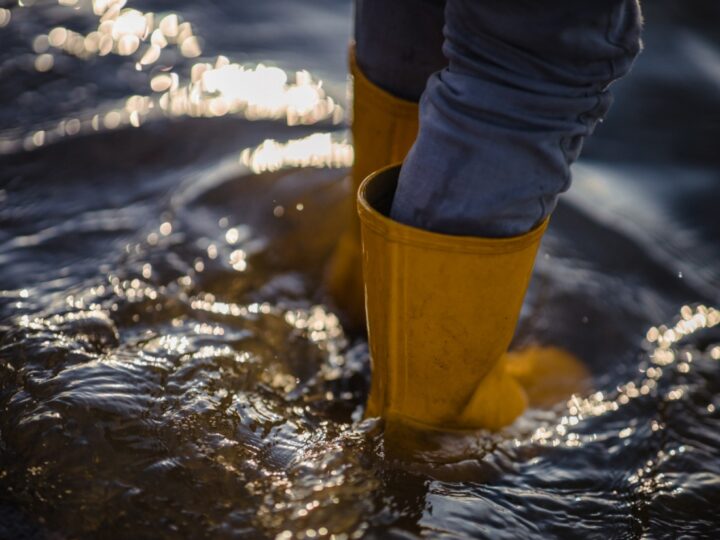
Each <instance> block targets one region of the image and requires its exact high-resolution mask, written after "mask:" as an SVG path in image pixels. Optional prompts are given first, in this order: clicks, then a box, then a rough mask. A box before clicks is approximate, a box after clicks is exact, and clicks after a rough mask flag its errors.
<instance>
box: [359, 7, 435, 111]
mask: <svg viewBox="0 0 720 540" xmlns="http://www.w3.org/2000/svg"><path fill="white" fill-rule="evenodd" d="M444 10H445V0H390V1H389V0H356V2H355V57H356V61H357V64H358V66H359V68H360V69H361V70H362V72H363V73H364V74H365V76H366V77H367V78H368V79H369V80H370V81H372V82H373V83H374V84H376V85H378V86H379V87H380V88H382V89H383V90H385V91H387V92H389V93H390V94H392V95H393V96H396V97H398V98H401V99H404V100H408V101H414V102H417V101H419V100H420V96H421V95H422V93H423V91H424V90H425V85H426V84H427V81H428V78H429V77H430V75H432V74H433V73H435V72H436V71H438V70H440V69H443V68H444V67H445V66H446V65H447V59H446V58H445V56H444V55H443V52H442V46H443V39H444V37H443V20H444Z"/></svg>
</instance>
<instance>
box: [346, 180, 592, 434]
mask: <svg viewBox="0 0 720 540" xmlns="http://www.w3.org/2000/svg"><path fill="white" fill-rule="evenodd" d="M398 172H399V166H393V167H388V168H386V169H383V170H381V171H379V172H378V173H376V174H373V175H371V176H370V177H368V178H367V179H366V180H365V181H364V182H363V183H362V185H361V187H360V191H359V194H358V212H359V215H360V222H361V228H362V254H363V265H364V272H365V284H366V295H367V304H366V305H367V310H368V313H367V321H368V336H369V343H370V354H371V358H372V384H371V389H370V396H369V398H368V404H367V411H366V414H367V415H368V416H382V417H384V418H386V419H388V420H392V419H397V420H399V421H401V422H403V423H406V424H413V425H417V426H427V427H429V428H450V429H464V428H486V429H490V430H497V429H500V428H502V427H503V426H506V425H508V424H510V423H512V422H513V421H514V420H515V418H517V416H519V415H520V414H521V413H522V412H523V410H524V409H525V407H526V406H527V404H528V394H527V393H526V391H525V390H524V388H523V386H522V385H521V383H520V380H523V381H524V382H526V383H530V382H532V381H533V369H535V368H536V367H537V365H538V362H536V361H535V359H537V358H541V357H542V355H539V356H538V354H537V353H536V352H535V353H533V354H535V356H534V359H530V361H528V362H519V361H518V358H517V357H518V353H516V354H515V358H513V357H509V356H507V355H506V354H505V353H506V351H507V348H508V345H509V344H510V341H511V339H512V336H513V333H514V331H515V325H516V323H517V319H518V315H519V313H520V308H521V305H522V301H523V297H524V296H525V292H526V289H527V286H528V282H529V280H530V276H531V273H532V268H533V264H534V261H535V255H536V253H537V249H538V246H539V245H540V240H541V238H542V235H543V233H544V232H545V228H546V226H547V221H545V222H543V223H542V224H540V225H539V226H538V227H536V228H535V229H533V230H532V231H530V232H528V233H527V234H524V235H522V236H516V237H512V238H475V237H464V236H451V235H444V234H438V233H434V232H429V231H425V230H421V229H417V228H415V227H410V226H407V225H404V224H401V223H398V222H396V221H394V220H392V219H390V218H389V217H388V214H389V210H390V205H391V203H392V199H393V195H394V192H395V188H396V185H397V176H398ZM519 356H520V357H521V358H524V356H523V355H522V354H520V355H519ZM568 357H569V355H568ZM569 358H570V357H569ZM511 361H512V364H513V365H514V366H516V367H517V369H515V371H514V372H513V371H512V370H511V369H510V368H509V367H508V366H509V363H510V362H511ZM571 363H572V364H573V365H577V364H576V363H575V362H571ZM580 372H582V373H583V374H584V371H583V370H581V369H580ZM511 373H515V374H517V375H519V377H515V376H513V375H512V374H511ZM549 375H550V376H552V374H549ZM563 389H565V387H563ZM546 397H547V396H546Z"/></svg>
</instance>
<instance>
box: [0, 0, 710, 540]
mask: <svg viewBox="0 0 720 540" xmlns="http://www.w3.org/2000/svg"><path fill="white" fill-rule="evenodd" d="M61 4H62V2H61ZM66 4H73V5H74V4H75V3H74V2H66ZM100 4H101V2H95V5H96V7H97V6H98V5H100ZM111 4H112V2H110V3H108V4H107V6H110V5H111ZM107 6H106V7H107ZM138 6H141V3H138V4H137V5H134V6H132V7H133V8H135V9H138V10H139V9H143V10H152V9H155V7H154V6H155V3H152V2H145V3H142V6H141V7H138ZM322 6H323V9H325V10H326V13H325V14H324V15H323V18H322V21H328V22H332V23H333V24H335V25H337V24H344V25H346V26H345V27H342V28H344V30H342V32H341V31H340V30H337V27H335V26H333V29H332V32H330V33H328V34H324V35H323V36H320V37H318V36H317V34H320V32H318V30H317V26H316V25H315V23H317V24H319V23H318V22H317V21H315V23H314V22H313V21H314V20H315V19H313V17H316V16H319V15H318V13H316V10H317V9H318V8H317V6H310V5H309V4H308V5H307V6H306V5H305V3H301V4H297V5H296V4H293V5H289V3H287V2H278V3H277V5H275V4H267V5H263V6H258V7H257V9H256V8H251V7H237V6H235V7H227V6H220V5H219V4H217V3H211V4H210V5H209V6H208V8H207V9H204V8H203V9H200V8H198V7H195V6H187V9H183V8H182V6H175V8H176V9H177V10H178V12H179V13H181V14H182V16H181V17H180V18H178V19H177V20H175V19H173V18H172V15H173V14H168V13H161V14H155V17H154V20H153V21H152V25H153V26H152V27H153V28H155V29H158V30H162V31H161V34H162V35H160V34H155V33H154V31H153V32H150V31H147V32H146V30H147V27H142V29H140V30H138V29H137V28H139V27H136V26H133V24H136V25H137V24H141V23H140V22H139V21H140V19H141V18H142V19H143V20H145V21H146V22H145V23H142V24H145V25H148V24H149V23H148V22H147V20H146V19H145V18H144V16H145V15H146V14H147V13H148V11H146V12H144V14H141V15H142V17H140V18H138V16H137V14H133V13H131V12H129V11H118V12H117V13H116V14H115V16H116V17H115V19H113V18H112V17H109V20H117V17H120V16H125V15H128V13H131V14H130V15H129V16H128V18H127V19H124V20H125V23H123V24H125V26H122V27H121V28H119V29H118V28H116V29H115V31H114V33H113V29H112V28H111V27H109V26H107V25H106V26H105V27H104V29H103V28H101V27H100V26H101V24H102V22H101V21H99V18H98V17H97V16H95V15H93V12H92V9H91V8H92V6H90V4H86V3H83V2H78V3H77V8H78V9H73V7H72V5H70V6H68V5H65V6H63V5H55V4H52V3H50V2H40V1H38V2H36V3H35V4H33V5H29V6H27V7H25V8H20V7H15V6H13V7H12V8H11V9H9V10H8V12H10V13H11V18H10V19H9V22H6V23H5V25H4V28H0V32H3V33H0V39H2V40H4V41H3V42H4V43H8V44H10V45H9V46H8V48H7V49H6V51H7V52H3V53H0V55H2V56H1V57H0V58H1V59H2V64H1V65H0V69H1V70H4V71H6V72H7V73H10V74H13V75H14V76H17V77H14V78H13V79H12V80H13V81H17V84H18V85H20V86H19V87H17V88H15V89H13V88H12V85H13V84H15V83H10V84H8V85H7V86H6V85H5V84H3V85H2V86H3V89H2V92H3V93H4V95H5V93H6V92H7V95H9V96H15V95H18V93H19V89H23V93H22V96H21V101H22V102H23V104H24V105H23V106H25V107H26V108H28V110H27V111H26V109H19V108H18V107H17V106H15V105H12V103H13V102H12V100H8V101H5V103H11V104H10V105H7V104H6V105H3V106H1V107H0V118H2V120H3V126H7V129H5V127H3V129H2V130H0V151H1V152H2V155H1V156H0V171H1V172H0V404H1V406H2V414H1V415H0V537H3V538H4V537H7V538H23V537H25V538H97V537H103V538H128V537H133V538H278V539H283V538H294V537H297V538H329V537H334V538H337V539H340V538H359V537H368V538H392V537H395V538H412V537H419V536H437V537H443V536H445V537H481V538H506V537H507V538H516V537H518V536H522V537H535V538H545V537H585V538H587V537H589V538H607V537H613V538H614V537H632V538H635V537H644V536H650V537H677V536H680V535H683V534H684V535H686V536H688V537H703V536H705V537H711V536H712V534H713V533H714V531H715V530H716V528H717V524H718V522H717V517H716V508H715V507H716V504H715V501H718V500H720V491H719V490H720V488H719V487H718V482H717V478H718V474H720V459H719V457H720V456H718V448H720V438H719V436H718V433H720V429H719V428H720V414H719V413H718V407H720V401H719V400H718V397H717V396H718V391H719V390H720V374H719V373H718V361H720V332H719V329H720V312H718V311H716V310H715V309H714V308H713V307H712V306H717V305H718V304H719V303H720V302H718V300H719V294H718V293H719V291H720V271H719V270H718V269H719V268H720V261H719V257H720V252H719V251H718V246H717V242H716V238H717V232H718V226H720V220H718V219H717V215H716V214H717V202H716V201H717V200H718V199H717V195H718V191H719V190H720V182H718V173H717V171H718V168H717V156H716V155H715V152H714V151H712V149H711V148H709V146H708V144H709V143H708V140H710V139H709V137H710V136H712V135H717V129H718V126H717V124H716V123H714V122H713V121H712V118H713V114H714V113H718V112H720V103H719V102H718V99H717V92H715V91H714V89H715V87H714V86H713V84H717V81H716V79H713V77H716V74H717V73H718V70H720V52H719V51H720V44H718V43H717V41H716V40H715V41H713V38H712V37H711V34H710V33H708V30H706V29H705V26H704V25H703V19H699V20H698V19H695V18H694V17H695V15H693V13H694V12H693V13H691V12H690V11H689V10H687V12H685V11H683V10H682V9H680V8H676V7H673V6H672V5H671V4H670V3H658V4H657V6H656V7H654V6H647V7H646V11H647V27H648V31H647V34H646V39H645V41H646V51H645V53H644V55H643V57H642V58H641V59H640V60H639V61H638V65H637V67H636V69H635V71H634V73H633V75H632V77H630V78H628V79H627V80H626V81H623V82H622V83H621V84H622V86H621V85H618V89H617V94H618V102H617V104H616V107H615V109H614V110H613V112H612V113H611V117H610V118H609V120H608V122H607V125H606V126H604V127H603V128H602V129H600V130H599V132H598V134H597V137H596V138H595V139H594V140H593V141H592V142H591V143H590V144H589V145H588V148H587V152H586V156H587V159H586V161H584V162H583V163H582V164H581V165H579V166H578V167H577V169H576V181H575V185H574V187H573V190H571V192H570V193H569V194H568V195H567V196H566V197H565V198H564V200H563V202H562V203H561V205H560V207H559V208H558V211H557V212H556V214H555V216H554V217H553V222H552V226H551V230H550V231H549V233H548V235H547V237H546V239H545V241H544V243H543V246H542V248H541V252H540V255H539V258H538V262H537V265H536V272H535V277H534V279H533V282H532V283H531V287H530V291H529V293H528V297H527V300H526V302H525V306H524V308H523V313H522V317H521V324H520V327H519V329H518V332H517V336H516V342H517V344H518V345H522V344H525V343H531V342H541V343H546V344H555V345H561V346H563V347H566V348H568V349H570V350H571V351H573V352H574V353H575V354H577V355H578V356H580V357H581V358H583V359H584V360H585V362H586V363H587V365H588V366H589V367H590V369H591V370H592V372H593V375H594V380H593V385H594V388H593V390H592V391H591V392H590V393H588V394H587V395H576V396H573V397H572V398H571V399H569V400H568V401H567V402H564V403H559V404H557V406H556V407H554V408H552V409H551V410H529V411H528V412H527V413H526V414H525V415H524V416H523V417H521V418H520V419H519V421H518V422H517V423H516V424H515V425H513V426H512V427H510V428H508V429H507V430H505V431H503V432H502V433H498V434H489V433H466V434H455V435H450V434H445V435H438V436H436V437H431V438H429V439H427V440H426V441H425V446H424V450H423V453H422V454H421V455H418V456H415V458H414V459H407V458H403V457H398V456H397V455H396V454H395V452H394V451H393V438H392V437H391V434H389V433H384V432H383V429H382V426H381V425H380V424H379V423H378V422H377V421H376V420H372V419H371V420H365V421H363V420H362V407H363V402H364V398H365V396H366V394H367V388H368V380H369V371H368V355H367V346H366V343H365V341H364V338H363V337H362V336H354V335H347V334H346V333H345V331H344V330H343V327H342V324H341V322H340V320H339V318H338V315H337V314H336V313H335V312H334V311H333V308H332V306H331V305H330V304H329V303H328V302H327V299H326V298H325V297H324V295H323V291H322V289H321V287H320V283H321V277H322V273H323V269H324V261H325V260H326V258H327V256H328V254H329V252H330V250H331V249H332V247H333V245H334V243H335V241H336V239H337V237H338V235H339V234H340V232H341V231H342V229H343V226H344V225H343V222H344V220H345V219H346V216H347V215H348V212H349V211H350V208H351V202H350V200H349V197H348V192H349V188H348V186H347V178H346V177H347V172H348V168H347V167H348V166H349V165H350V163H351V161H352V149H351V147H350V146H349V145H348V143H347V142H346V138H347V133H346V130H345V128H344V127H343V126H344V124H343V118H344V117H343V111H344V105H343V103H342V100H340V99H338V97H337V96H338V92H339V90H337V89H341V88H342V86H343V81H344V72H343V68H342V63H341V62H339V63H336V60H337V58H336V57H339V58H341V57H342V55H341V54H338V55H335V56H332V58H331V55H330V53H328V50H330V49H332V48H335V51H336V52H337V50H338V49H339V48H344V41H345V39H346V33H347V25H349V20H346V17H347V12H348V11H349V3H348V2H323V3H322ZM698 6H706V7H704V9H707V10H710V11H712V10H713V9H714V8H713V7H712V6H711V5H710V4H708V3H699V4H698ZM3 9H7V8H6V7H3ZM123 9H130V8H129V7H128V8H123ZM306 9H307V10H308V11H304V10H306ZM698 9H700V7H698ZM3 13H4V12H3V11H0V23H2V22H3V21H4V20H5V19H4V18H3V17H5V15H3ZM138 13H139V12H138ZM680 15H682V16H680ZM167 17H170V19H168V18H167ZM292 17H297V18H298V22H297V24H291V23H290V22H288V21H289V20H290V19H291V18H292ZM191 20H192V21H198V22H197V28H196V27H195V26H188V25H186V26H183V25H184V24H186V23H187V21H191ZM276 20H278V21H282V22H283V24H282V25H280V27H281V28H286V29H287V31H288V32H290V37H288V38H287V40H283V39H277V36H276V35H274V34H273V33H272V32H270V31H269V30H268V28H272V27H273V26H272V23H273V21H276ZM133 21H134V22H133ZM163 21H167V22H163ZM249 21H255V22H254V23H253V25H250V22H249ZM258 21H259V22H258ZM263 21H264V22H263ZM338 21H344V22H340V23H339V22H338ZM131 23H132V24H131ZM193 24H195V23H193ZM323 24H324V23H323ZM58 25H66V26H67V28H69V29H71V30H72V31H73V32H75V33H77V35H75V34H70V33H67V32H66V33H65V34H62V32H58V31H55V33H54V34H53V28H54V27H57V26H58ZM163 25H164V26H163ZM330 26H332V25H330ZM245 27H247V28H248V29H249V31H250V30H251V33H250V34H249V35H248V36H245V37H243V38H242V40H240V42H241V43H242V47H241V46H240V45H233V43H234V35H235V33H236V32H237V31H238V29H239V28H245ZM63 28H65V26H63ZM214 29H217V34H218V35H217V37H215V36H213V30H214ZM263 29H265V30H263ZM291 30H292V31H291ZM93 31H96V32H98V35H97V36H94V35H93V36H94V37H90V38H88V36H90V35H91V34H92V32H93ZM293 32H294V33H293ZM333 32H334V33H333ZM103 33H106V34H107V35H108V36H111V38H107V39H111V42H109V41H107V39H105V41H103V39H104V38H103V37H102V36H103ZM61 34H62V35H61ZM145 34H147V35H145ZM280 35H281V36H282V35H284V34H282V33H280ZM43 36H45V37H43ZM68 36H70V37H68ZM73 36H75V37H73ZM77 36H84V37H83V39H82V40H81V41H82V43H83V47H89V49H88V48H80V45H77V44H79V43H80V41H78V37H77ZM132 36H135V37H132ZM153 36H155V38H153ZM298 36H300V37H298ZM313 36H315V38H313ZM328 36H330V37H328ZM708 36H710V37H708ZM193 37H195V41H193V40H192V38H193ZM51 38H52V39H51ZM61 38H62V39H61ZM85 38H88V39H89V41H87V42H86V41H85ZM136 38H137V39H136ZM161 38H163V39H165V40H166V41H167V44H166V45H163V46H162V47H160V45H159V44H162V39H161ZM301 38H302V39H301ZM153 39H155V41H153ZM73 40H74V41H73ZM188 40H190V41H188ZM243 40H244V41H243ZM304 40H306V41H307V45H305V41H304ZM45 41H47V43H45ZM186 41H187V43H185V42H186ZM330 42H332V43H330ZM52 43H55V45H53V44H52ZM183 43H185V46H184V47H183ZM153 45H156V46H157V47H158V50H155V49H153V48H152V47H153ZM196 45H197V47H201V46H202V47H203V48H204V49H207V50H203V51H200V49H196V48H195V46H196ZM93 47H97V51H95V50H94V49H93ZM102 47H110V48H109V49H108V51H107V53H104V54H100V52H102V51H104V49H102ZM122 47H125V48H126V50H125V49H124V50H121V48H122ZM233 47H238V50H237V51H236V50H235V49H234V48H233ZM240 48H242V49H243V51H241V50H240ZM131 49H132V52H130V53H128V54H121V53H122V52H127V51H129V50H131ZM158 51H159V52H158ZM173 51H174V52H173ZM178 51H179V52H178ZM155 53H157V54H158V58H157V59H156V60H155V61H153V62H150V60H153V58H154V56H153V55H154V54H155ZM219 53H225V54H227V55H228V57H229V59H226V60H220V61H216V60H215V59H214V58H212V57H211V54H215V55H217V54H219ZM48 54H49V55H51V56H52V60H48V58H47V57H44V56H43V55H48ZM243 54H245V55H252V56H248V57H243ZM146 55H150V56H148V57H147V58H146ZM198 55H201V56H200V57H199V58H198ZM323 55H325V56H323ZM305 56H308V57H312V62H314V64H313V65H312V66H311V67H314V66H315V65H317V66H318V67H317V68H316V69H315V70H314V71H317V72H319V73H320V74H321V75H323V77H325V78H327V79H329V83H328V84H327V88H330V89H332V88H335V89H336V90H335V91H332V90H328V92H327V93H326V92H325V91H324V90H323V88H324V87H322V86H321V85H320V84H319V83H318V81H317V80H316V79H315V78H313V77H312V76H310V75H309V74H302V73H301V74H298V75H296V76H295V77H294V78H293V76H292V75H290V76H285V75H284V72H281V70H278V69H275V68H273V69H271V70H269V71H268V70H267V69H265V68H260V67H258V66H257V65H254V64H253V65H250V64H247V65H245V64H243V65H240V64H235V63H234V62H238V61H242V62H243V63H247V62H249V60H250V59H267V58H280V59H281V60H282V62H283V63H282V64H280V65H281V66H282V67H283V68H286V69H291V68H293V69H294V68H298V67H305V66H298V65H297V64H298V63H299V62H302V59H303V58H304V57H305ZM143 58H146V59H147V60H148V62H147V64H143V63H142V59H143ZM196 58H197V59H196ZM667 58H676V59H677V61H676V62H673V65H675V66H676V67H677V68H676V69H673V70H668V69H667V67H666V66H665V64H664V62H665V60H666V59H667ZM713 59H716V60H715V61H714V60H713ZM713 61H714V62H715V63H712V62H713ZM49 62H52V65H50V64H49ZM138 62H139V63H140V69H138V70H136V69H135V67H136V66H135V64H136V63H138ZM48 65H50V67H49V68H48ZM197 65H200V66H201V67H200V68H197V67H193V66H197ZM268 65H270V62H268ZM323 66H325V67H323ZM161 68H162V69H161ZM268 69H269V68H268ZM323 69H325V70H326V71H325V72H323ZM193 71H194V72H195V74H194V75H193ZM128 73H130V74H131V75H128ZM203 73H208V74H209V75H203ZM218 73H220V74H222V76H220V75H218ZM713 73H714V74H715V75H713ZM172 74H175V75H176V76H177V79H175V78H174V77H173V76H172ZM166 75H167V77H166ZM158 77H160V78H159V79H158ZM713 80H715V82H712V81H713ZM153 81H154V83H153ZM224 81H225V82H227V81H231V82H233V84H240V85H241V86H242V84H245V85H248V88H249V89H250V90H252V89H253V88H255V90H257V88H256V87H255V86H253V85H260V87H261V88H263V89H264V90H263V92H258V91H250V90H248V91H246V90H242V91H238V90H237V89H235V87H234V86H233V84H225V82H224ZM153 84H154V85H155V86H153ZM165 85H169V86H165ZM30 88H32V90H28V89H30ZM78 88H83V89H84V91H83V92H80V93H77V92H76V93H77V95H76V94H72V96H75V97H72V98H71V99H70V100H69V101H68V100H58V99H55V98H54V97H55V96H58V95H61V94H63V93H66V94H67V93H68V92H72V91H73V90H77V89H78ZM243 88H244V87H243ZM686 91H687V92H692V95H693V96H696V97H697V99H691V100H688V99H679V96H682V95H690V94H683V92H686ZM80 94H82V96H80ZM68 95H69V94H68ZM78 96H79V97H78ZM83 96H84V98H83ZM132 96H136V97H135V98H133V99H130V100H128V99H125V98H127V97H132ZM138 96H139V97H141V98H147V99H139V98H138ZM164 96H167V97H164ZM193 96H194V97H193ZM332 96H335V98H334V99H333V97H332ZM700 103H702V107H701V108H702V109H703V111H705V113H704V114H699V113H698V112H697V111H696V110H695V107H698V108H700V105H699V104H700ZM693 111H694V112H693ZM690 113H692V115H693V116H694V118H695V120H694V121H692V122H690V124H684V122H687V118H688V116H689V115H690ZM25 115H27V116H25ZM402 437H403V434H399V435H398V438H399V439H402ZM333 535H334V536H333Z"/></svg>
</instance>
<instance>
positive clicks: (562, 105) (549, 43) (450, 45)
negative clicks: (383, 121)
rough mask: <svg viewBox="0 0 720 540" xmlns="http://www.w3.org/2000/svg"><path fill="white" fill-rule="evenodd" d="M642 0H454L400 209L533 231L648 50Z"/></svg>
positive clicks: (422, 216)
mask: <svg viewBox="0 0 720 540" xmlns="http://www.w3.org/2000/svg"><path fill="white" fill-rule="evenodd" d="M640 27H641V16H640V8H639V5H638V2H637V0H587V1H585V2H577V1H574V0H547V1H544V2H537V1H535V0H517V1H513V2H508V1H506V0H483V1H477V0H448V2H447V7H446V26H445V38H446V40H445V45H444V53H445V55H446V56H447V58H448V60H449V65H448V67H447V68H446V69H443V70H442V71H440V72H438V73H436V74H435V75H433V76H432V77H431V79H430V81H429V82H428V86H427V90H426V91H425V93H424V95H423V98H422V101H421V104H420V131H419V135H418V139H417V141H416V142H415V145H414V146H413V148H412V149H411V151H410V153H409V154H408V157H407V159H406V160H405V163H404V165H403V168H402V171H401V173H400V180H399V185H398V190H397V193H396V195H395V199H394V203H393V208H392V214H391V215H392V217H393V218H394V219H396V220H398V221H400V222H402V223H406V224H409V225H414V226H416V227H420V228H424V229H428V230H432V231H436V232H441V233H446V234H456V235H471V236H489V237H504V236H514V235H519V234H522V233H525V232H527V231H529V230H530V229H531V228H532V227H534V226H535V225H537V224H538V223H540V222H541V221H543V220H544V219H545V218H546V217H547V216H549V214H550V213H551V212H552V210H553V209H554V207H555V203H556V199H557V196H558V194H559V193H561V192H563V191H565V190H566V189H567V188H568V187H569V184H570V165H571V164H572V162H573V161H575V160H576V159H577V157H578V155H579V153H580V149H581V147H582V144H583V140H584V138H585V137H586V136H588V135H590V134H591V133H592V131H593V129H594V127H595V125H596V124H597V122H598V121H600V120H602V118H603V117H604V115H605V113H606V112H607V110H608V107H609V106H610V103H611V95H610V91H609V89H608V85H609V84H610V83H611V82H612V81H613V80H615V79H617V78H619V77H621V76H622V75H624V74H625V73H627V71H628V70H629V68H630V66H631V64H632V62H633V60H634V58H635V56H636V55H637V54H638V52H639V50H640Z"/></svg>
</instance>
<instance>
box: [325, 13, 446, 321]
mask: <svg viewBox="0 0 720 540" xmlns="http://www.w3.org/2000/svg"><path fill="white" fill-rule="evenodd" d="M444 4H445V2H444V0H392V1H389V0H358V1H357V3H356V19H355V40H356V44H355V47H354V48H353V51H351V58H350V69H351V72H352V75H353V123H352V136H353V147H354V150H355V162H354V164H353V168H352V174H351V176H352V190H353V194H355V193H357V188H358V186H359V185H360V182H361V181H362V180H363V179H364V178H365V177H366V176H368V175H369V174H370V173H372V172H374V171H376V170H378V169H380V168H382V167H384V166H386V165H389V164H391V163H396V162H399V161H402V160H403V159H404V158H405V156H406V155H407V152H408V150H409V149H410V146H411V145H412V143H413V142H414V141H415V137H416V135H417V126H418V105H417V100H418V99H419V97H420V95H421V94H422V92H423V90H424V89H425V84H426V82H427V79H428V77H429V76H430V74H432V73H433V72H435V71H437V70H438V69H441V68H443V67H444V66H445V65H446V63H447V61H446V60H445V57H444V56H443V54H442V42H443V35H442V26H443V17H444V14H443V10H444ZM354 202H355V201H354V198H353V203H354ZM349 218H350V220H351V221H350V223H349V227H348V230H347V231H346V232H345V233H344V234H343V236H342V238H341V239H340V242H339V243H338V246H337V247H336V249H335V252H334V254H333V256H332V259H331V261H330V264H329V267H328V271H327V275H326V279H325V284H326V286H327V290H328V292H329V293H330V296H331V297H332V298H333V302H334V304H335V305H336V306H337V307H339V308H340V309H341V311H342V312H343V314H344V315H345V317H344V320H345V322H346V323H349V325H350V326H354V327H359V326H360V325H361V324H362V323H363V322H364V320H365V316H364V305H365V304H364V298H363V280H362V262H361V257H360V229H359V226H358V222H357V213H356V211H355V206H354V204H353V207H352V209H351V210H350V216H349Z"/></svg>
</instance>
